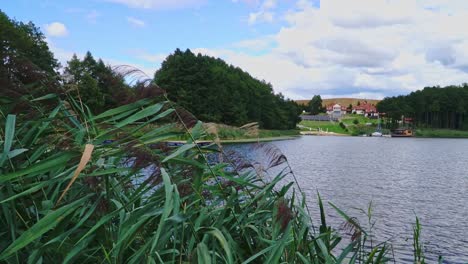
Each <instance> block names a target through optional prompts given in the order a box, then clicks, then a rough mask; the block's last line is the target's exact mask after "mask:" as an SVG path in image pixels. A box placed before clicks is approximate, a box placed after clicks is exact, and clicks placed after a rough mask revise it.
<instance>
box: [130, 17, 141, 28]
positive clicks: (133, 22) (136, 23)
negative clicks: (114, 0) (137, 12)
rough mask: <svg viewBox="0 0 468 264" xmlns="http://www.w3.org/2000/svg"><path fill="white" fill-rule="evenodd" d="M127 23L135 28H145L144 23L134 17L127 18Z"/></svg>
mask: <svg viewBox="0 0 468 264" xmlns="http://www.w3.org/2000/svg"><path fill="white" fill-rule="evenodd" d="M127 22H128V23H130V24H131V25H133V26H135V27H144V26H145V21H143V20H141V19H138V18H134V17H127Z"/></svg>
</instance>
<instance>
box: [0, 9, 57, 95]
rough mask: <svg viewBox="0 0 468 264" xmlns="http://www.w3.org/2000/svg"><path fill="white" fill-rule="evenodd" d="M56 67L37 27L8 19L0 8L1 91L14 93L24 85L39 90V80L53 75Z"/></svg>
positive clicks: (32, 89)
mask: <svg viewBox="0 0 468 264" xmlns="http://www.w3.org/2000/svg"><path fill="white" fill-rule="evenodd" d="M58 67H59V63H58V62H57V60H56V59H55V58H54V56H53V54H52V52H51V51H50V50H49V47H48V46H47V42H46V41H45V37H44V34H42V32H41V31H40V30H39V28H37V27H36V26H35V25H34V24H33V23H32V22H29V23H27V24H25V23H22V22H17V21H15V20H12V19H10V18H9V17H8V16H7V15H6V14H5V13H3V12H2V11H1V10H0V86H1V87H2V94H5V93H7V92H9V96H14V95H15V92H16V93H19V91H20V90H22V89H27V88H26V87H28V89H29V90H28V91H29V92H34V91H38V90H41V88H42V87H41V83H42V84H43V83H44V80H45V79H47V77H54V76H56V70H57V69H58ZM39 80H40V81H41V83H39ZM32 84H34V85H32Z"/></svg>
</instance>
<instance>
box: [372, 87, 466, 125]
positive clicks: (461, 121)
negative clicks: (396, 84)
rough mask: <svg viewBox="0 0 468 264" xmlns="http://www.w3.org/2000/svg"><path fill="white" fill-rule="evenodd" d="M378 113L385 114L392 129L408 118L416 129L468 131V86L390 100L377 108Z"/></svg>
mask: <svg viewBox="0 0 468 264" xmlns="http://www.w3.org/2000/svg"><path fill="white" fill-rule="evenodd" d="M377 110H378V111H379V112H380V113H385V116H386V117H387V118H388V119H389V126H391V127H396V126H397V124H398V121H400V120H402V117H404V118H405V119H406V121H411V125H414V126H416V127H425V128H448V129H463V130H468V118H467V113H468V84H463V85H460V86H456V85H451V86H447V87H443V88H441V87H439V86H435V87H426V88H424V89H423V90H419V91H415V92H412V93H410V94H409V95H400V96H394V97H387V98H385V99H384V100H382V101H380V102H379V103H378V104H377ZM408 118H409V119H410V120H408ZM405 119H403V121H405Z"/></svg>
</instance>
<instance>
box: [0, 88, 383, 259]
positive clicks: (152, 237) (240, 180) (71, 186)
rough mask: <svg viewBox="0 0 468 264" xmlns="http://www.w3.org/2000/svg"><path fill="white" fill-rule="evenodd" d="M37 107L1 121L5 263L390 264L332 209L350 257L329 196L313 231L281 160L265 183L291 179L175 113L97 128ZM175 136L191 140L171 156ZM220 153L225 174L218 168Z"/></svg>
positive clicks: (60, 104)
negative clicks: (347, 237) (169, 142)
mask: <svg viewBox="0 0 468 264" xmlns="http://www.w3.org/2000/svg"><path fill="white" fill-rule="evenodd" d="M30 99H31V100H30V102H31V109H36V110H35V111H36V112H35V116H36V118H34V119H30V118H26V116H24V115H22V114H18V115H14V114H9V113H4V112H2V113H1V115H2V118H1V119H0V137H1V139H2V141H1V146H2V147H3V151H2V152H1V156H0V175H1V176H0V208H1V209H0V236H1V237H2V239H1V240H0V262H5V263H24V262H28V263H39V262H42V263H59V262H60V263H383V262H386V261H388V260H389V258H388V246H387V245H386V244H382V245H373V246H372V247H370V248H369V247H364V246H363V245H364V244H365V243H366V242H365V241H366V238H367V233H366V232H365V231H364V230H363V228H361V226H360V225H359V224H358V223H357V222H356V221H354V220H353V218H351V217H349V216H347V215H346V214H345V213H344V212H343V211H341V210H340V209H338V208H337V207H335V206H334V207H335V209H336V211H337V212H338V213H339V214H341V215H342V216H343V218H344V220H345V221H346V222H347V223H349V225H350V228H351V229H352V230H354V231H355V232H354V233H355V236H354V238H353V240H352V241H351V242H350V243H349V244H347V245H342V243H343V242H342V241H343V240H342V237H343V235H342V234H340V233H339V232H338V231H336V229H334V228H332V227H330V226H328V224H327V222H326V214H325V209H324V206H323V203H322V201H321V199H320V196H319V204H318V207H319V210H320V215H321V219H320V221H318V222H320V226H319V227H315V226H314V225H313V222H312V219H311V217H310V214H309V213H308V208H307V206H306V201H305V196H304V195H303V193H302V192H301V191H300V187H299V186H298V185H297V184H295V183H294V182H292V183H289V184H286V185H280V184H279V182H280V181H282V180H284V178H285V176H286V175H288V174H292V173H293V172H292V169H291V168H290V167H289V165H288V164H287V159H286V157H285V156H284V155H282V154H281V153H279V152H278V150H276V149H273V148H267V149H266V151H267V152H268V153H269V156H270V162H269V163H268V166H266V167H265V168H263V171H268V170H269V169H271V168H273V167H275V168H276V167H278V166H280V165H282V164H283V165H285V166H286V167H285V169H281V170H280V172H279V173H277V174H276V175H273V176H272V177H270V178H265V177H263V176H264V175H262V173H261V171H262V170H259V169H258V167H257V168H256V166H255V164H251V163H250V164H249V162H247V161H245V160H242V159H241V158H240V157H237V158H236V157H235V155H227V154H226V153H222V152H221V153H220V152H219V149H218V148H212V147H201V146H199V145H197V144H195V143H194V142H195V141H196V140H202V139H206V138H207V136H208V135H207V133H206V132H205V130H204V129H203V126H202V124H201V122H198V121H197V120H196V119H195V118H194V117H193V116H192V115H190V114H189V113H187V112H183V111H181V110H180V109H177V108H176V107H174V105H173V104H172V103H171V102H170V101H167V100H165V101H156V100H153V99H141V100H138V101H136V102H133V103H129V104H127V105H123V106H120V107H117V108H114V109H111V110H108V111H106V112H104V113H102V114H99V115H96V116H95V115H93V114H92V113H91V112H90V111H89V109H88V108H87V107H86V105H85V104H82V103H81V102H80V101H79V100H76V99H75V98H74V97H72V96H70V95H68V94H65V95H61V96H57V95H55V94H50V95H47V96H44V97H41V98H30ZM51 106H53V107H51ZM160 120H165V125H158V126H157V127H156V128H154V126H152V125H153V124H154V123H156V122H158V121H160ZM167 120H173V122H172V123H167ZM178 125H179V126H182V127H184V129H185V133H186V137H187V138H188V140H187V142H186V143H185V144H184V145H183V146H181V147H178V148H169V147H167V146H166V144H165V140H166V139H168V138H172V137H174V136H177V135H175V133H176V132H174V129H173V128H174V126H178ZM148 127H153V128H152V129H148ZM141 131H145V133H141ZM213 153H214V154H221V156H223V157H224V162H212V161H211V160H210V155H212V154H213Z"/></svg>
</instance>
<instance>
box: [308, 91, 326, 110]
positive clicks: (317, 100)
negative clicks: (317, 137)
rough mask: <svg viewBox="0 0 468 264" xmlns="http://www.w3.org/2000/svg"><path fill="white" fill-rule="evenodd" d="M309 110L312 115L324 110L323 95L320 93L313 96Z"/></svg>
mask: <svg viewBox="0 0 468 264" xmlns="http://www.w3.org/2000/svg"><path fill="white" fill-rule="evenodd" d="M308 110H309V112H310V114H312V115H317V114H319V113H322V112H323V111H324V108H323V106H322V97H320V95H314V97H312V100H310V101H309V105H308Z"/></svg>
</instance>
